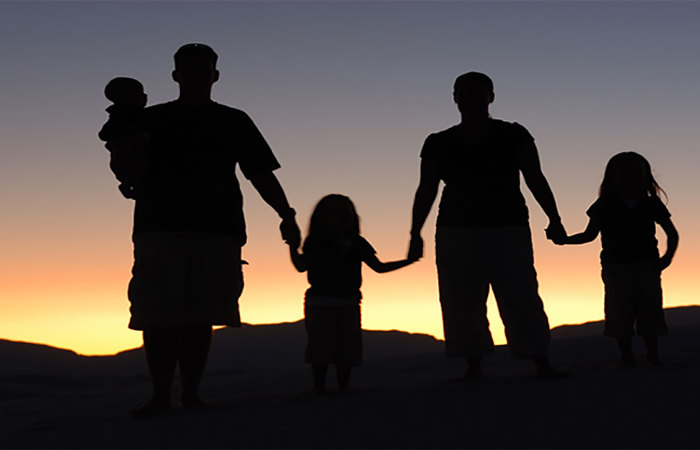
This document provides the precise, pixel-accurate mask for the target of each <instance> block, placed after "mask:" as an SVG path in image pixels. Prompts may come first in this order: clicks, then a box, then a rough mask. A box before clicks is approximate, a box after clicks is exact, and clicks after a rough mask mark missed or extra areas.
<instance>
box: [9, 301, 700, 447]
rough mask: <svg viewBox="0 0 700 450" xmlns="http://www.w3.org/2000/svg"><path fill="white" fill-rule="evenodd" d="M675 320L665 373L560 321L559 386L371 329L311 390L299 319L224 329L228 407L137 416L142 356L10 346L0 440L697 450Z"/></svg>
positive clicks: (694, 326) (698, 331)
mask: <svg viewBox="0 0 700 450" xmlns="http://www.w3.org/2000/svg"><path fill="white" fill-rule="evenodd" d="M667 315H668V318H669V323H670V325H671V333H672V334H671V335H670V336H668V337H666V338H664V339H663V340H662V341H661V345H662V346H661V350H662V355H663V356H664V361H665V364H664V365H663V366H661V367H651V366H647V365H645V364H640V365H639V366H638V367H635V368H626V367H621V366H619V365H618V364H617V362H616V358H617V355H616V352H615V348H614V344H613V342H611V341H610V340H608V339H605V338H603V337H601V336H600V335H599V332H600V323H590V324H585V325H579V326H570V327H562V328H559V329H555V330H554V333H553V334H554V337H555V339H554V341H553V344H552V360H553V362H554V363H555V364H557V365H558V366H559V367H561V368H562V369H564V370H566V371H568V373H569V377H567V378H564V379H556V380H541V379H537V378H535V377H534V376H533V371H532V368H531V367H530V365H529V364H527V363H525V362H521V361H513V360H511V359H510V357H509V355H508V353H507V350H506V349H504V348H499V349H498V350H497V351H496V353H494V354H493V355H491V356H490V357H489V359H488V362H487V364H486V367H485V368H486V371H487V373H488V375H489V376H488V377H486V378H485V379H483V380H480V381H478V382H473V383H463V382H461V381H459V378H460V376H461V375H462V372H463V370H464V367H463V362H461V361H459V360H448V359H447V358H445V357H444V356H443V354H442V343H441V342H439V341H436V340H434V339H432V338H431V337H429V336H425V335H410V334H407V333H399V332H367V333H366V334H365V346H366V358H365V359H366V361H365V364H364V366H363V367H361V368H359V369H358V370H357V371H356V373H355V374H354V377H353V380H352V383H351V386H353V389H352V390H351V391H349V392H347V393H344V394H335V395H328V396H324V397H318V396H314V395H312V394H311V393H310V390H309V385H310V381H309V374H308V373H307V371H308V368H307V367H306V366H305V365H304V364H303V363H302V362H301V353H302V351H303V342H304V334H303V326H302V325H301V324H300V323H293V324H280V325H271V326H247V327H244V328H242V329H238V330H236V329H231V330H229V329H227V330H221V331H218V332H217V335H216V338H215V339H216V341H215V348H214V350H213V353H212V360H211V365H210V367H209V370H208V374H207V378H206V380H205V385H204V386H203V396H204V397H205V398H206V399H208V400H211V401H215V402H217V405H216V406H215V407H213V408H211V409H208V410H199V411H186V410H181V409H179V408H175V409H174V410H173V411H172V412H171V413H169V414H168V415H165V416H163V417H157V418H152V419H141V420H133V419H130V418H129V415H128V411H129V410H130V409H131V408H132V407H134V406H136V405H138V404H140V403H141V402H142V401H143V400H145V399H146V398H147V397H148V394H149V383H148V377H147V374H146V371H145V363H144V362H143V359H142V358H143V356H142V355H141V350H135V351H130V352H125V353H122V354H120V355H117V356H114V357H102V358H98V357H93V358H86V357H79V356H77V355H75V354H73V353H70V352H66V351H60V350H57V349H51V348H48V347H43V346H32V345H29V344H19V343H12V342H7V341H2V342H0V364H1V365H0V367H2V370H3V375H2V377H1V384H0V407H1V411H2V413H1V414H2V416H1V417H0V419H1V422H0V424H1V425H0V426H1V427H2V433H0V446H2V447H3V448H467V447H476V448H485V447H486V448H504V447H506V448H508V447H510V448H512V447H516V448H554V447H556V448H564V447H565V448H591V447H594V448H697V447H698V446H700V428H698V427H697V424H698V420H699V419H700V413H698V400H697V399H698V398H700V395H699V394H700V388H699V387H698V383H699V380H700V307H687V308H676V309H673V310H668V312H667ZM638 351H639V352H640V353H641V352H642V349H641V348H638ZM331 384H332V380H331Z"/></svg>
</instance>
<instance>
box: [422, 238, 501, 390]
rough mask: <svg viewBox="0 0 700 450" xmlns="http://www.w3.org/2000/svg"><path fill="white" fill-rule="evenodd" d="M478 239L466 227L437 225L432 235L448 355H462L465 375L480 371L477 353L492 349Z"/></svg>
mask: <svg viewBox="0 0 700 450" xmlns="http://www.w3.org/2000/svg"><path fill="white" fill-rule="evenodd" d="M480 241H481V239H480V237H479V236H477V235H475V232H474V231H473V230H471V229H470V228H467V227H454V228H453V227H444V228H440V229H439V230H438V233H437V239H436V257H437V268H438V284H439V288H440V306H441V310H442V318H443V328H444V331H445V346H446V351H447V355H448V356H461V357H464V358H466V360H467V363H468V369H467V372H466V374H465V379H472V378H476V377H478V376H480V375H481V357H482V356H483V355H484V354H486V353H489V352H491V351H493V339H492V338H491V332H490V331H489V322H488V319H487V317H486V299H487V297H488V293H489V284H488V279H487V277H486V274H485V271H484V264H483V262H482V261H481V258H482V255H481V253H482V252H481V249H480V245H479V243H480Z"/></svg>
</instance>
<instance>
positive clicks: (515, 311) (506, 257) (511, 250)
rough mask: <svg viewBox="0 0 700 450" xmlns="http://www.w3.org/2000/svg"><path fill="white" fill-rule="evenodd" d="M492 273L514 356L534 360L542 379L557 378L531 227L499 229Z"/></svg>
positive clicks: (492, 255)
mask: <svg viewBox="0 0 700 450" xmlns="http://www.w3.org/2000/svg"><path fill="white" fill-rule="evenodd" d="M491 242H492V245H493V251H492V252H491V253H490V261H489V274H490V278H491V285H492V287H493V292H494V296H495V297H496V303H497V304H498V310H499V313H500V315H501V319H502V320H503V325H504V327H505V332H506V338H507V339H508V345H509V347H510V350H511V353H512V354H513V356H515V357H520V358H528V359H531V360H532V361H533V362H534V363H535V366H536V368H537V373H538V375H540V376H546V377H550V376H557V375H559V372H558V371H557V370H556V369H554V368H553V367H552V366H551V364H550V363H549V358H548V350H549V341H550V332H549V321H548V319H547V314H546V313H545V311H544V305H543V303H542V299H541V298H540V296H539V294H538V292H537V291H538V284H537V273H536V271H535V267H534V258H533V253H532V241H531V238H530V230H529V228H528V227H525V226H522V227H518V226H514V227H499V228H496V229H494V230H493V236H492V237H491Z"/></svg>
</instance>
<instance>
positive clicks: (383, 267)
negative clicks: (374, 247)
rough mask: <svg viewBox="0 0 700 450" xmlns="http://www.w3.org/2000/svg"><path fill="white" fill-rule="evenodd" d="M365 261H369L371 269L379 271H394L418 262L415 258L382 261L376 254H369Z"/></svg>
mask: <svg viewBox="0 0 700 450" xmlns="http://www.w3.org/2000/svg"><path fill="white" fill-rule="evenodd" d="M364 261H365V263H367V265H368V266H369V267H370V269H372V270H374V271H375V272H377V273H386V272H392V271H394V270H398V269H400V268H402V267H406V266H407V265H409V264H413V263H414V262H416V260H415V259H402V260H400V261H390V262H381V261H380V260H379V259H378V258H377V255H375V254H372V255H369V256H367V257H366V258H365V260H364Z"/></svg>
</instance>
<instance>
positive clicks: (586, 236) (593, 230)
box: [555, 217, 600, 245]
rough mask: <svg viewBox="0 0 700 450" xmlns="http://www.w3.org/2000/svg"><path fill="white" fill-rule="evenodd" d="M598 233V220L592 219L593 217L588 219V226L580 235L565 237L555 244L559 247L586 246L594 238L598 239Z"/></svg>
mask: <svg viewBox="0 0 700 450" xmlns="http://www.w3.org/2000/svg"><path fill="white" fill-rule="evenodd" d="M598 233H600V224H599V223H598V220H596V219H594V218H593V217H591V218H590V220H589V221H588V225H587V226H586V229H585V230H583V232H581V233H577V234H572V235H571V236H567V237H566V238H564V240H563V241H561V243H559V242H556V241H555V243H557V244H559V245H567V244H586V243H588V242H591V241H592V240H594V239H595V238H597V237H598Z"/></svg>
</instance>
